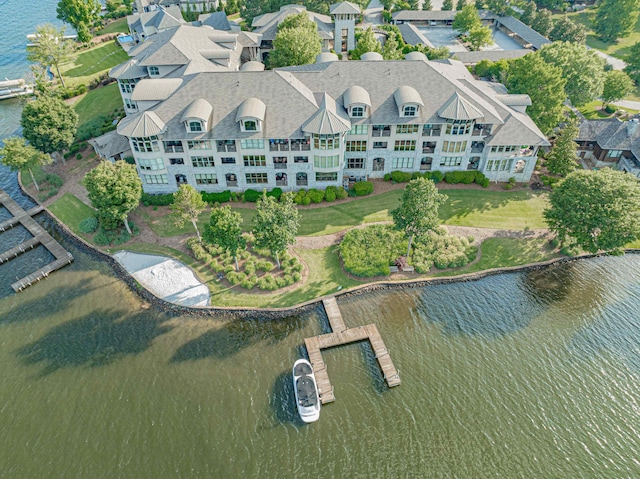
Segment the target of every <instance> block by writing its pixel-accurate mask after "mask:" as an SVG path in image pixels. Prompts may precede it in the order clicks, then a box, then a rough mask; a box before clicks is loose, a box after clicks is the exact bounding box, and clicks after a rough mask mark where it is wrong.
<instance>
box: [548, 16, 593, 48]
mask: <svg viewBox="0 0 640 479" xmlns="http://www.w3.org/2000/svg"><path fill="white" fill-rule="evenodd" d="M549 40H551V41H552V42H557V41H560V42H572V43H582V44H584V43H586V41H587V32H586V31H585V29H584V26H583V25H582V24H580V23H575V22H572V21H571V19H570V18H569V17H567V16H564V17H562V18H561V19H559V20H556V21H555V23H554V24H553V28H552V29H551V31H550V32H549Z"/></svg>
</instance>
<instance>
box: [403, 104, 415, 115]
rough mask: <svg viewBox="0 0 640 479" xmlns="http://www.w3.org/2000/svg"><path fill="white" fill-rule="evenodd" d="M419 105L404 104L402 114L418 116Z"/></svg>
mask: <svg viewBox="0 0 640 479" xmlns="http://www.w3.org/2000/svg"><path fill="white" fill-rule="evenodd" d="M417 112H418V107H417V106H415V105H404V107H403V108H402V116H416V113H417Z"/></svg>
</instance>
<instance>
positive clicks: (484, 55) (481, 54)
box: [453, 49, 533, 65]
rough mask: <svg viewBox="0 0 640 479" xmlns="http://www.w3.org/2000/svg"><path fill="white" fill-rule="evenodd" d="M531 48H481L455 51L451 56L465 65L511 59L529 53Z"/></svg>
mask: <svg viewBox="0 0 640 479" xmlns="http://www.w3.org/2000/svg"><path fill="white" fill-rule="evenodd" d="M532 51H533V50H529V49H522V50H481V51H476V52H455V53H454V54H453V58H454V59H456V60H460V61H461V62H462V63H464V64H465V65H475V64H477V63H479V62H481V61H482V60H489V61H491V62H497V61H500V60H513V59H516V58H520V57H523V56H525V55H526V54H527V53H531V52H532Z"/></svg>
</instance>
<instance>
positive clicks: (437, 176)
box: [422, 170, 444, 183]
mask: <svg viewBox="0 0 640 479" xmlns="http://www.w3.org/2000/svg"><path fill="white" fill-rule="evenodd" d="M422 177H423V178H426V179H428V180H431V181H433V182H434V183H439V182H441V181H442V179H443V178H444V174H443V173H442V171H438V170H435V171H425V173H424V174H423V175H422Z"/></svg>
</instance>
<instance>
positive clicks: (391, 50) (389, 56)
mask: <svg viewBox="0 0 640 479" xmlns="http://www.w3.org/2000/svg"><path fill="white" fill-rule="evenodd" d="M382 56H383V57H384V59H385V60H402V59H403V58H404V55H403V53H402V50H401V48H400V44H399V43H398V40H397V39H396V35H393V34H391V35H389V37H388V38H387V41H386V42H384V47H383V49H382Z"/></svg>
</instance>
